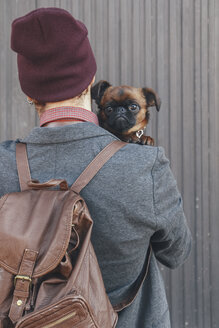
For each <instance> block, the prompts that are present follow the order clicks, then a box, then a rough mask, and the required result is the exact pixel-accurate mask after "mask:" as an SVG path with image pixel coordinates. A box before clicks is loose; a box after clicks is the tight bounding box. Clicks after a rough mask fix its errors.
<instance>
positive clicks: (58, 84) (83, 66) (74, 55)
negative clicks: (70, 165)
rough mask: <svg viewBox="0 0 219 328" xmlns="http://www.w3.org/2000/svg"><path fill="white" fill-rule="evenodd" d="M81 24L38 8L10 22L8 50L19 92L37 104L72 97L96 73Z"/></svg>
mask: <svg viewBox="0 0 219 328" xmlns="http://www.w3.org/2000/svg"><path fill="white" fill-rule="evenodd" d="M87 34H88V32H87V29H86V27H85V25H84V24H83V23H82V22H80V21H78V20H75V19H74V18H73V17H72V15H71V14H70V13H68V12H67V11H66V10H64V9H59V8H40V9H36V10H34V11H32V12H30V13H29V14H27V15H25V16H23V17H20V18H17V19H15V20H14V21H13V23H12V33H11V48H12V49H13V50H14V51H15V52H17V54H18V58H17V59H18V72H19V80H20V84H21V89H22V90H23V92H24V93H25V94H26V95H27V96H29V97H31V98H33V99H35V100H37V101H39V102H53V101H60V100H65V99H69V98H73V97H75V96H77V95H79V94H81V93H82V91H84V90H85V89H86V88H87V87H88V85H89V84H90V82H91V81H92V79H93V77H94V75H95V73H96V61H95V58H94V55H93V52H92V49H91V46H90V43H89V40H88V38H87Z"/></svg>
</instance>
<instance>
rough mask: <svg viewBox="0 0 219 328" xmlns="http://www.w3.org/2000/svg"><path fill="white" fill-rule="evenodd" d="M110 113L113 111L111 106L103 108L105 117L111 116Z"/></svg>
mask: <svg viewBox="0 0 219 328" xmlns="http://www.w3.org/2000/svg"><path fill="white" fill-rule="evenodd" d="M112 111H113V108H112V107H111V106H108V107H106V108H105V113H106V114H107V115H109V114H111V113H112Z"/></svg>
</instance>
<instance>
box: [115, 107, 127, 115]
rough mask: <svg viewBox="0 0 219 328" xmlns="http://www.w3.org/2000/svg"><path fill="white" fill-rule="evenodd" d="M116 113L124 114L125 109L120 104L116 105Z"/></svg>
mask: <svg viewBox="0 0 219 328" xmlns="http://www.w3.org/2000/svg"><path fill="white" fill-rule="evenodd" d="M116 111H117V113H118V114H124V113H125V112H126V109H125V108H124V107H122V106H119V107H117V109H116Z"/></svg>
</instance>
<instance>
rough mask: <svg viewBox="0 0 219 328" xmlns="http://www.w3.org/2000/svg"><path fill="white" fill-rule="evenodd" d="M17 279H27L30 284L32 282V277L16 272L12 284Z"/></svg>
mask: <svg viewBox="0 0 219 328" xmlns="http://www.w3.org/2000/svg"><path fill="white" fill-rule="evenodd" d="M17 279H20V280H26V281H29V282H30V284H31V282H32V279H31V278H30V277H28V276H21V275H19V274H17V275H16V276H15V278H14V285H16V282H17Z"/></svg>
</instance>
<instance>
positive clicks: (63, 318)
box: [43, 311, 77, 328]
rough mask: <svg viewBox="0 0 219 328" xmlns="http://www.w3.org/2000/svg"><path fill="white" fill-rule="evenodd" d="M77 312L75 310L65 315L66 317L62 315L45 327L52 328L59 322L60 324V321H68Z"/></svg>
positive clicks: (44, 327)
mask: <svg viewBox="0 0 219 328" xmlns="http://www.w3.org/2000/svg"><path fill="white" fill-rule="evenodd" d="M76 314H77V312H76V311H74V312H72V313H69V314H67V315H65V316H64V317H62V318H61V319H58V320H56V321H54V322H51V323H49V324H48V325H46V326H43V328H52V327H54V326H56V325H58V324H60V323H62V322H64V321H66V320H68V319H70V318H72V317H74V316H75V315H76Z"/></svg>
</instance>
